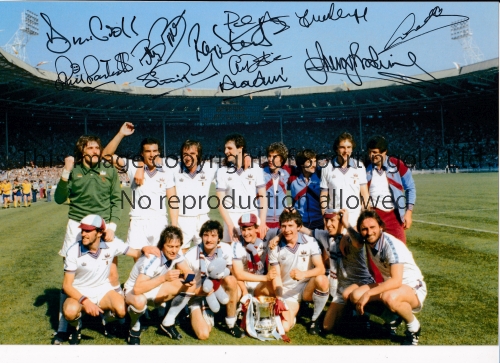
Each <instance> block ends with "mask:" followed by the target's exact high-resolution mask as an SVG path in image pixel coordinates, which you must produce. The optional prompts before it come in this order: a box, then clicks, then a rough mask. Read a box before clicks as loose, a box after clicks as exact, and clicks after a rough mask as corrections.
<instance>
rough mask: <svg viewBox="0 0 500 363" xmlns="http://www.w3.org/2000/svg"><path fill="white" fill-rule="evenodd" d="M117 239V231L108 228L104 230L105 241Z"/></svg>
mask: <svg viewBox="0 0 500 363" xmlns="http://www.w3.org/2000/svg"><path fill="white" fill-rule="evenodd" d="M114 239H115V231H113V230H112V229H110V228H108V229H107V230H106V231H104V241H105V242H112V241H113V240H114Z"/></svg>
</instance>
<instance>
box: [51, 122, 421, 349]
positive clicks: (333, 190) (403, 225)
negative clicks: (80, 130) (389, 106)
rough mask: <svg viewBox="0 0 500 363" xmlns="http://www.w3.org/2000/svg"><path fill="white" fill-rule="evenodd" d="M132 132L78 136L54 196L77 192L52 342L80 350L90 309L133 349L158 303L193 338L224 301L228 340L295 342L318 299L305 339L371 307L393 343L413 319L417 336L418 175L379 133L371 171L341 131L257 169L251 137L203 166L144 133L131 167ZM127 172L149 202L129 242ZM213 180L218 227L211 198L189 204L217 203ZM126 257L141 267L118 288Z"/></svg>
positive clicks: (135, 213)
mask: <svg viewBox="0 0 500 363" xmlns="http://www.w3.org/2000/svg"><path fill="white" fill-rule="evenodd" d="M134 132H135V127H134V125H133V124H132V123H130V122H125V123H124V124H123V125H122V126H121V128H120V130H119V132H118V133H117V134H116V136H115V137H114V138H113V139H112V140H111V141H110V142H109V144H108V145H107V146H106V147H104V148H103V147H102V145H101V141H100V139H99V138H98V137H97V136H89V135H84V136H81V137H80V138H79V139H78V141H77V143H76V146H75V153H74V156H68V157H67V158H66V159H65V160H64V168H63V169H62V174H61V178H60V180H59V182H58V184H57V188H56V191H55V193H54V200H55V201H56V202H57V203H59V204H63V203H65V202H67V201H68V200H69V213H68V217H69V220H68V224H67V229H66V235H65V237H64V243H63V246H62V248H61V250H60V251H59V254H60V255H61V256H62V258H63V260H64V278H63V283H62V289H61V294H60V314H59V325H58V328H57V333H56V334H55V335H54V338H53V339H52V344H55V345H61V344H63V343H64V342H66V341H69V344H79V342H80V340H81V331H82V314H88V315H90V316H94V317H99V318H100V319H101V320H102V324H103V331H104V335H106V336H109V337H113V336H116V334H117V330H123V329H126V330H128V336H127V343H128V344H130V345H138V344H140V342H141V321H142V320H143V316H147V314H148V306H149V307H151V308H156V309H158V310H157V312H158V315H159V316H160V317H161V319H162V321H161V324H160V325H159V331H160V332H162V333H164V334H165V335H167V336H168V337H170V338H171V339H182V335H181V334H180V333H179V331H178V330H177V329H176V318H178V316H181V315H187V316H188V319H189V321H190V323H191V327H192V329H193V332H194V334H195V336H196V337H197V338H198V339H200V340H206V339H209V337H210V333H211V330H212V328H213V327H214V326H215V321H214V320H215V318H216V317H218V315H217V316H215V315H214V313H217V312H218V311H219V309H220V308H221V305H225V313H226V317H225V327H226V329H227V332H228V333H229V334H231V335H232V336H234V337H236V338H243V337H245V336H246V335H249V336H252V337H254V338H257V339H260V340H266V339H272V338H274V339H282V340H284V341H287V342H289V341H290V338H289V337H288V336H287V333H288V332H289V331H290V329H292V328H293V326H294V325H295V322H296V316H297V313H298V312H299V308H300V303H301V302H302V301H307V302H312V305H313V309H312V311H313V312H312V316H311V323H310V325H309V326H308V333H309V334H312V335H318V334H328V333H329V332H332V331H336V330H337V329H341V328H342V326H343V324H342V323H343V322H344V321H345V320H347V321H351V320H352V319H353V317H354V319H359V320H361V321H363V320H364V321H366V320H367V319H368V318H367V317H368V315H369V314H374V315H376V316H378V317H380V318H381V319H382V320H383V321H384V325H383V332H384V334H386V335H387V337H389V338H390V337H395V336H396V334H397V332H396V329H397V328H398V326H399V325H400V324H401V323H402V321H404V322H405V324H406V331H405V336H404V337H403V338H402V342H403V344H407V345H417V344H418V341H419V337H420V332H421V328H420V323H419V321H418V320H417V318H416V317H415V315H414V313H417V312H419V311H420V310H421V309H422V306H423V303H424V300H425V297H426V294H427V289H426V284H425V282H424V281H423V276H422V273H421V271H420V269H419V268H418V266H417V265H416V263H415V261H414V259H413V256H412V253H411V252H410V250H409V249H408V247H407V246H406V237H405V229H408V228H410V227H411V224H412V213H413V206H414V204H415V199H416V191H415V184H414V181H413V177H412V174H411V170H410V169H409V168H408V167H407V166H406V165H405V164H404V163H403V162H402V161H400V160H398V159H396V158H394V157H389V156H388V154H387V153H388V142H387V140H386V139H385V138H384V137H383V136H375V137H373V138H371V139H370V140H369V141H368V143H367V150H368V156H369V158H370V161H371V162H370V164H369V165H368V166H366V167H365V166H364V165H363V163H362V162H361V161H359V160H356V159H354V158H351V157H350V156H351V154H352V152H353V149H354V148H355V147H356V144H355V141H354V139H353V137H352V135H350V134H349V133H347V132H344V133H342V134H340V135H339V136H338V137H337V138H336V139H335V140H334V142H333V152H334V154H335V156H334V157H333V158H332V159H331V160H329V163H328V165H326V167H325V166H322V167H319V166H318V165H317V160H316V157H317V154H316V153H315V151H314V150H312V149H304V150H301V151H299V152H298V153H297V155H296V156H295V164H296V166H290V165H287V164H286V162H287V159H288V156H289V155H288V149H287V148H286V146H285V145H284V144H283V143H282V142H275V143H272V144H270V145H269V146H268V147H267V149H266V153H267V162H266V163H264V164H263V165H262V166H261V165H254V163H253V161H252V160H251V157H250V156H249V155H248V154H247V145H246V142H245V138H244V137H243V136H242V135H240V134H230V135H228V136H226V138H225V140H224V154H225V158H224V160H223V162H222V165H219V166H217V165H214V164H213V163H211V162H210V163H208V162H204V159H203V153H202V145H201V144H200V143H199V142H197V141H194V140H186V141H185V142H184V143H183V144H182V145H181V147H180V160H169V158H168V157H167V158H160V157H159V155H160V152H159V150H160V149H161V146H160V142H159V141H158V140H157V139H154V138H145V139H144V140H143V141H142V142H141V144H140V145H139V149H140V155H141V160H140V161H138V162H135V161H134V162H130V161H131V160H127V158H122V157H119V156H118V155H117V154H116V150H117V148H118V146H119V144H120V142H121V141H122V140H123V138H124V137H127V136H130V135H132V134H133V133H134ZM172 165H174V166H172ZM119 172H126V173H127V175H128V178H129V180H130V181H131V190H132V193H134V200H135V198H137V199H138V200H141V198H147V200H148V205H147V208H143V207H140V208H139V207H137V206H135V207H132V208H131V210H130V224H129V229H128V234H127V239H126V241H125V242H124V241H121V240H120V239H119V238H117V237H116V236H115V231H116V227H117V224H118V223H120V220H121V219H120V217H121V207H120V206H121V205H122V203H123V201H122V198H123V196H122V190H121V187H120V182H119V177H118V173H119ZM212 183H215V185H216V197H217V198H216V199H217V209H218V211H219V213H220V215H221V217H222V219H223V223H220V222H218V221H216V220H211V219H210V218H209V212H210V209H211V206H210V203H199V205H197V206H196V208H194V207H193V205H192V204H189V205H187V203H188V201H189V202H190V203H191V201H192V200H194V201H197V200H200V201H201V200H202V199H203V198H206V199H207V200H208V199H209V198H211V197H213V196H211V195H210V187H211V185H212ZM288 191H290V195H288ZM251 201H254V202H251ZM255 201H256V203H255ZM167 205H168V207H169V208H168V214H169V217H170V223H169V221H168V218H167V208H166V206H167ZM118 255H127V256H131V257H132V258H133V259H134V261H135V264H134V266H133V268H132V271H131V272H130V275H129V277H128V279H127V280H126V282H125V283H124V284H123V289H122V285H121V284H120V278H119V276H118V269H117V264H118V259H117V256H118ZM329 297H331V302H330V304H329V306H328V309H327V311H326V314H323V311H324V309H325V307H326V306H327V304H328V300H329ZM256 301H257V302H258V301H260V302H262V301H271V302H272V304H270V305H269V307H270V310H271V311H270V315H271V316H273V320H272V321H271V322H270V326H269V327H268V328H269V330H268V331H266V332H264V330H263V329H262V324H263V321H259V320H258V319H259V317H258V313H257V312H255V313H254V312H253V310H254V302H256ZM127 314H128V315H129V318H130V319H129V320H130V326H127V327H125V319H124V318H125V317H126V315H127ZM267 323H269V322H267ZM265 333H269V334H265Z"/></svg>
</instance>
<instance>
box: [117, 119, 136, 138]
mask: <svg viewBox="0 0 500 363" xmlns="http://www.w3.org/2000/svg"><path fill="white" fill-rule="evenodd" d="M134 131H135V128H134V124H133V123H132V122H125V123H124V124H123V125H122V127H121V128H120V133H121V134H122V135H123V136H130V135H132V134H133V133H134Z"/></svg>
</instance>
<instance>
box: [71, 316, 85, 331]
mask: <svg viewBox="0 0 500 363" xmlns="http://www.w3.org/2000/svg"><path fill="white" fill-rule="evenodd" d="M81 318H82V313H80V314H78V316H77V317H76V319H75V320H71V321H68V323H69V324H70V325H71V326H73V327H75V328H76V330H79V329H80V324H79V323H80V319H81Z"/></svg>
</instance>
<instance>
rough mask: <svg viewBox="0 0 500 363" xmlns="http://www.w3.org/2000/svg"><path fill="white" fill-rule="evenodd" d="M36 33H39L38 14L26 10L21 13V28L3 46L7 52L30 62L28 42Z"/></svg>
mask: <svg viewBox="0 0 500 363" xmlns="http://www.w3.org/2000/svg"><path fill="white" fill-rule="evenodd" d="M35 35H38V14H35V13H34V12H32V11H29V10H25V11H23V12H22V13H21V24H19V29H18V30H17V31H16V33H15V34H14V35H13V36H12V38H10V40H9V42H8V43H7V44H5V45H4V46H3V47H2V48H3V49H4V50H5V51H6V52H8V53H10V54H12V55H14V56H15V57H17V58H19V59H21V60H22V61H23V62H25V63H28V55H27V54H26V44H28V42H29V40H30V39H31V37H32V36H35Z"/></svg>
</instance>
